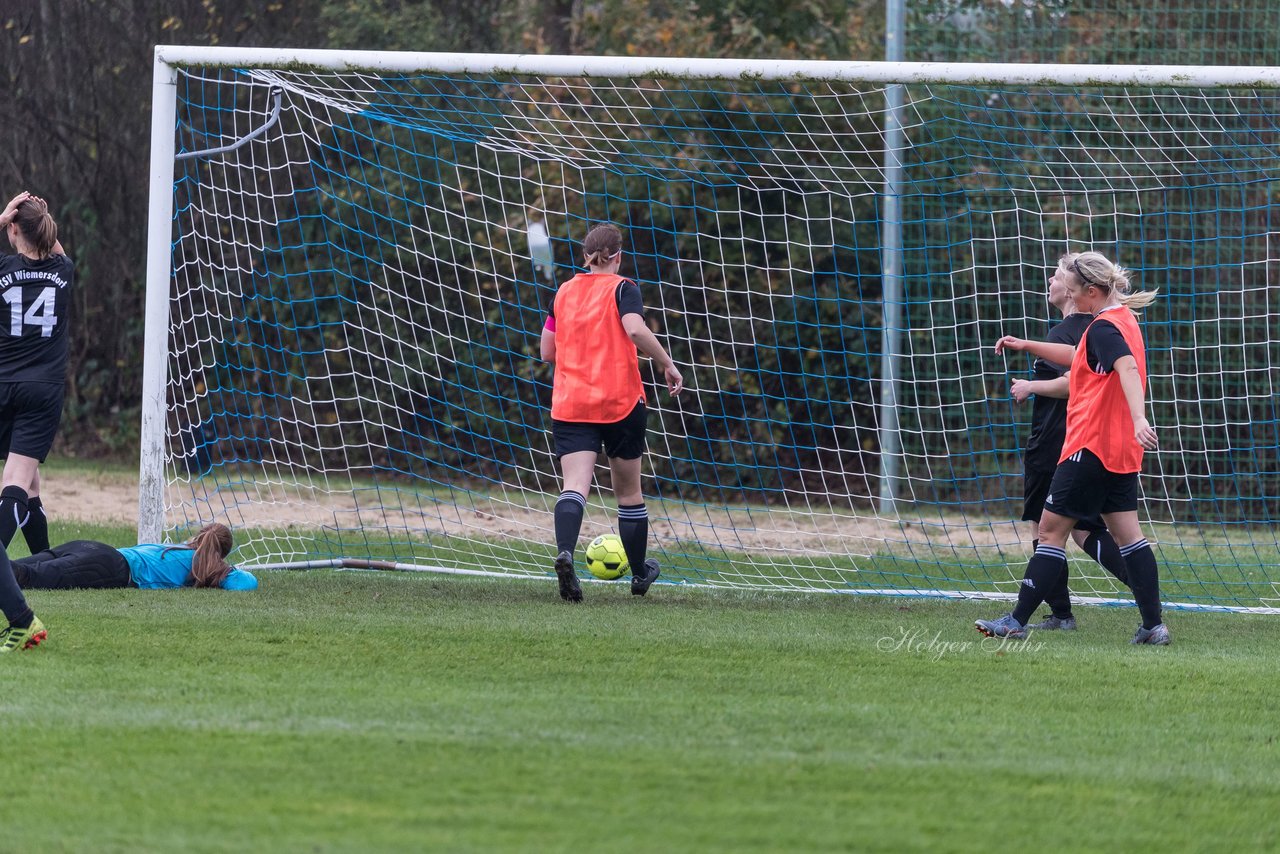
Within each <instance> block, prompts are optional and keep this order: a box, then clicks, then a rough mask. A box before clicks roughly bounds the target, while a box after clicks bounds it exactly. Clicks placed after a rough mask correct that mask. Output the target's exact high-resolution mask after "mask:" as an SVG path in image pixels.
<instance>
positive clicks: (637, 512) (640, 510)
mask: <svg viewBox="0 0 1280 854" xmlns="http://www.w3.org/2000/svg"><path fill="white" fill-rule="evenodd" d="M618 537H619V538H620V539H621V540H622V548H623V550H624V551H625V552H626V553H627V563H629V564H631V574H632V575H643V574H644V568H643V567H644V559H645V556H646V555H647V554H648V553H649V511H648V510H646V509H645V506H644V502H643V501H642V502H640V503H639V504H627V505H622V504H619V505H618Z"/></svg>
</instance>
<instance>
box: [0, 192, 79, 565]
mask: <svg viewBox="0 0 1280 854" xmlns="http://www.w3.org/2000/svg"><path fill="white" fill-rule="evenodd" d="M0 228H3V229H4V232H5V234H6V235H7V236H8V238H9V243H10V244H11V245H12V246H13V249H14V253H13V254H9V253H3V252H0V295H2V296H3V297H4V301H5V302H6V303H8V306H9V312H8V314H9V322H8V323H7V324H0V327H2V329H0V456H4V457H5V463H4V473H3V483H2V484H0V545H3V546H6V547H7V546H8V545H9V543H10V541H12V539H13V535H14V533H16V531H17V530H18V529H19V528H21V529H22V534H23V536H24V537H25V538H26V541H27V546H28V547H29V548H30V550H31V552H32V553H35V552H38V551H42V550H43V549H47V548H48V547H49V525H48V521H47V519H46V518H45V512H44V505H43V503H42V502H41V500H40V470H39V465H40V463H42V462H44V459H45V457H46V456H47V455H48V453H49V449H50V448H51V447H52V446H53V440H54V437H55V436H57V434H58V425H59V423H60V422H61V420H62V404H63V397H64V394H65V387H66V377H67V343H68V335H67V310H68V308H69V306H70V304H71V289H72V287H74V285H75V264H74V263H73V262H72V261H71V259H70V258H68V257H67V254H66V253H65V252H64V251H63V249H62V244H61V243H60V242H59V241H58V226H57V223H55V222H54V221H53V217H52V216H51V215H50V214H49V205H48V204H47V203H46V202H45V200H44V199H42V198H40V197H38V196H33V195H31V194H30V193H27V192H22V193H19V194H18V195H16V196H14V197H13V199H11V200H10V201H9V204H8V205H6V206H5V208H4V211H3V212H0Z"/></svg>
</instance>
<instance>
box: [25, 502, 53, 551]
mask: <svg viewBox="0 0 1280 854" xmlns="http://www.w3.org/2000/svg"><path fill="white" fill-rule="evenodd" d="M22 536H23V537H24V538H25V539H26V541H27V548H28V549H30V550H31V553H32V554H39V553H40V552H42V551H44V550H45V549H47V548H49V520H48V518H47V517H46V516H45V515H44V504H42V503H41V502H40V496H39V495H37V496H35V497H34V498H31V499H29V500H28V501H27V523H26V524H25V525H23V526H22Z"/></svg>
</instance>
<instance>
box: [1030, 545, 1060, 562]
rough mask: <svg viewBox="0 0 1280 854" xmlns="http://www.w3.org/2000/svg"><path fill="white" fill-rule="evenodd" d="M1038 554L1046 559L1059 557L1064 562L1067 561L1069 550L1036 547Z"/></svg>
mask: <svg viewBox="0 0 1280 854" xmlns="http://www.w3.org/2000/svg"><path fill="white" fill-rule="evenodd" d="M1036 554H1038V555H1045V556H1046V557H1059V558H1062V559H1063V560H1066V559H1067V550H1066V549H1060V548H1058V547H1057V546H1036Z"/></svg>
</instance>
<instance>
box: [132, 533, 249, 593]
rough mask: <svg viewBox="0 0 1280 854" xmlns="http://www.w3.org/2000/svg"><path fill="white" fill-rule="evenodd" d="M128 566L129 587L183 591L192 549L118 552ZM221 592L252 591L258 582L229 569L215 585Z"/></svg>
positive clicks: (152, 547) (159, 547)
mask: <svg viewBox="0 0 1280 854" xmlns="http://www.w3.org/2000/svg"><path fill="white" fill-rule="evenodd" d="M120 554H122V555H124V559H125V561H127V562H128V564H129V575H130V576H132V578H133V583H134V584H136V585H138V586H139V587H141V588H143V589H144V590H157V589H163V588H172V587H186V586H187V577H188V576H189V575H190V574H191V560H192V559H193V558H194V557H195V554H196V551H195V549H192V548H188V547H187V546H162V545H155V544H151V543H146V544H143V545H137V546H129V547H128V548H124V549H120ZM219 586H220V587H221V588H222V589H223V590H256V589H257V588H258V579H256V578H254V577H253V575H252V574H251V573H248V572H245V571H244V570H243V569H234V568H233V569H232V570H231V571H230V572H228V573H227V577H226V578H225V579H224V580H223V582H222V584H220V585H219Z"/></svg>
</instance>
